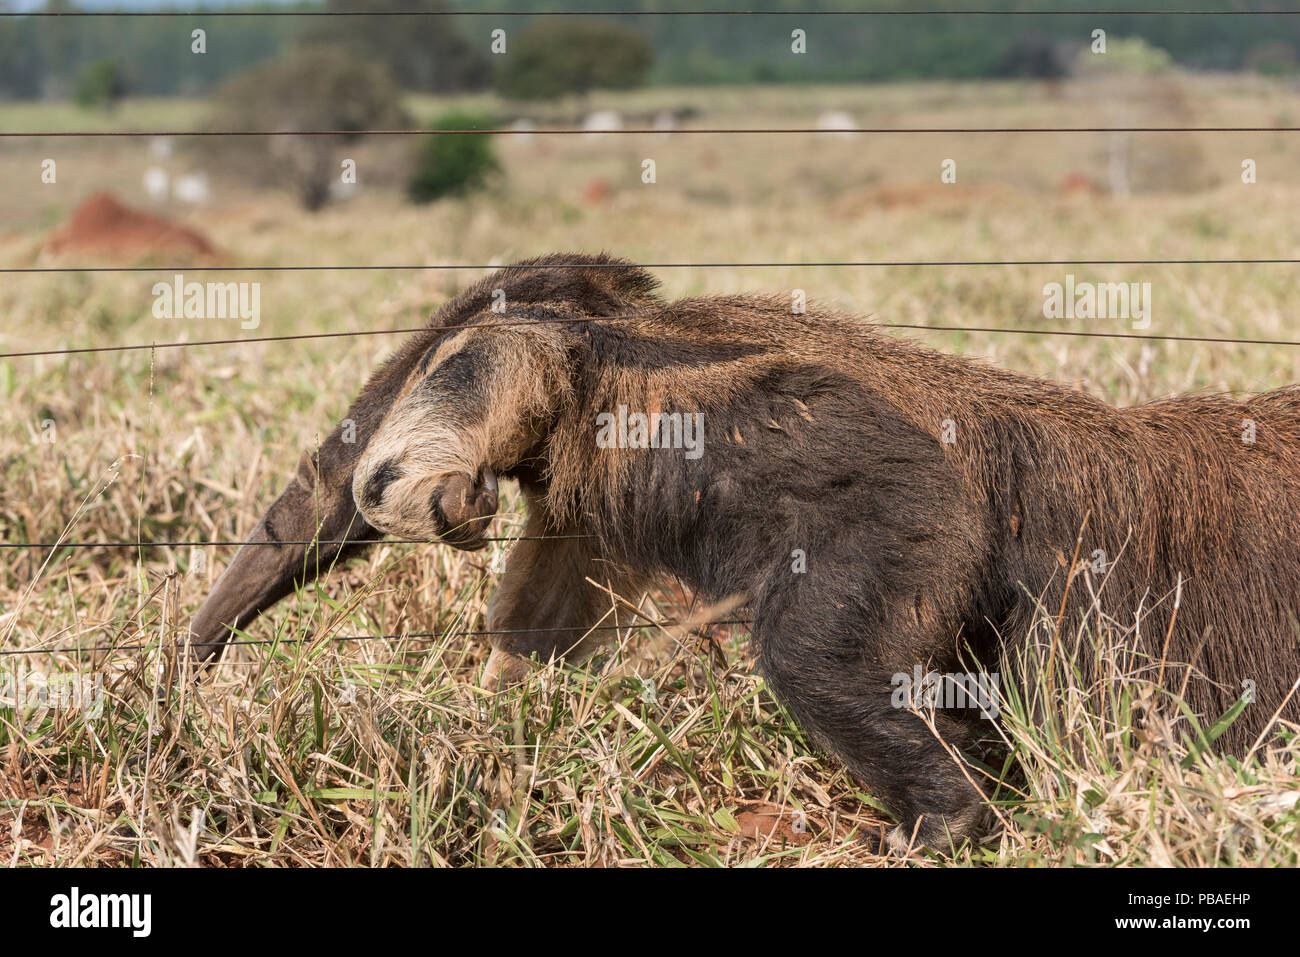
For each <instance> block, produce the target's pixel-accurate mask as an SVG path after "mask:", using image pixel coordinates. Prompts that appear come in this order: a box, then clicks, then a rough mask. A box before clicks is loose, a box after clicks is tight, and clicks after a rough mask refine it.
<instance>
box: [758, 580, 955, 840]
mask: <svg viewBox="0 0 1300 957" xmlns="http://www.w3.org/2000/svg"><path fill="white" fill-rule="evenodd" d="M805 605H806V606H807V607H805ZM778 606H779V607H778ZM837 606H838V607H837ZM754 619H755V627H754V641H755V643H756V646H757V649H758V658H759V664H760V667H761V668H762V671H763V675H764V677H765V678H766V680H767V681H768V683H769V684H770V686H771V688H772V691H773V693H774V694H775V696H776V698H777V700H779V701H780V702H781V703H782V704H783V705H784V706H785V707H786V708H787V709H788V710H789V711H790V713H791V714H792V715H793V716H794V718H795V721H796V722H798V724H799V726H800V728H802V729H803V730H804V731H805V732H806V733H808V734H809V736H810V737H812V738H813V740H814V741H816V742H817V743H818V744H819V745H821V746H822V747H823V748H825V749H826V750H827V751H828V752H830V753H831V754H832V755H834V756H835V757H836V758H838V759H839V760H841V761H843V762H844V764H845V765H846V766H847V767H848V769H849V770H850V772H852V773H853V775H854V776H855V777H856V778H858V779H859V780H860V781H861V782H862V783H863V784H864V785H865V786H866V788H867V789H868V791H869V792H870V793H871V794H872V795H873V796H875V797H877V798H879V799H880V800H881V802H883V803H884V804H885V806H886V807H888V808H889V809H890V810H891V811H892V812H893V813H894V814H896V815H897V816H898V818H899V822H900V824H899V828H898V829H897V830H896V831H895V832H894V833H893V834H891V835H890V843H891V845H893V846H894V847H895V848H898V847H899V846H900V845H903V846H905V845H906V844H907V843H909V842H910V841H911V839H912V835H913V833H914V829H915V834H916V837H917V841H918V842H919V843H921V844H924V845H926V846H928V847H933V848H936V849H945V850H946V849H948V848H949V847H950V846H952V845H955V844H960V843H961V840H962V839H963V838H965V837H968V836H970V834H971V832H972V830H973V829H974V827H975V824H976V823H977V821H978V819H979V816H980V799H979V794H978V793H977V792H976V791H975V789H974V788H973V787H972V786H971V784H970V782H969V781H968V780H967V778H966V776H965V774H964V773H963V772H962V769H961V768H960V767H958V765H957V763H956V761H955V760H954V758H953V757H952V756H951V755H950V754H949V753H948V752H947V751H946V750H945V748H944V746H943V745H942V744H941V743H940V741H939V740H938V739H937V738H936V737H935V734H934V732H933V731H931V730H930V728H929V727H928V726H927V725H926V723H925V722H924V721H923V720H922V719H921V718H920V717H918V716H917V715H916V714H913V713H912V712H911V711H910V710H908V709H907V708H900V707H895V701H894V700H893V699H894V692H895V691H896V690H897V686H896V685H895V684H893V683H891V679H893V677H894V676H895V675H896V674H899V673H902V674H906V675H908V676H909V677H911V676H912V675H913V673H914V665H915V664H920V665H921V666H922V669H923V670H926V669H927V668H928V667H929V663H928V662H926V661H924V660H919V659H917V651H916V649H919V648H921V647H923V646H926V645H927V644H928V645H929V647H932V648H933V647H936V645H935V643H933V642H926V641H924V640H922V639H921V638H920V637H919V636H918V635H916V630H917V624H916V621H915V619H914V617H913V616H912V615H907V614H903V615H895V616H891V615H888V614H872V613H865V614H864V613H863V609H862V607H861V605H855V604H853V603H852V600H851V599H850V600H847V601H844V602H834V601H831V602H825V601H822V600H820V598H819V600H817V601H816V602H813V601H808V602H800V601H799V600H798V599H797V598H792V595H791V593H790V592H786V593H784V594H782V595H781V596H779V597H777V596H772V597H770V598H769V599H767V600H765V601H764V602H763V603H762V604H760V605H758V606H756V608H755V616H754ZM927 713H928V712H927ZM978 713H979V712H978V710H976V711H974V712H973V714H974V715H977V714H978ZM933 714H934V722H935V727H936V729H937V730H938V732H939V734H940V735H941V736H942V737H943V739H944V741H945V742H946V743H947V745H948V746H949V747H954V748H957V749H962V748H965V747H967V746H968V745H969V744H970V743H971V741H972V740H973V737H974V735H973V730H974V728H973V721H972V720H970V718H971V717H973V715H972V714H962V715H954V714H953V713H952V712H944V711H942V710H936V711H934V712H933ZM918 822H919V826H918Z"/></svg>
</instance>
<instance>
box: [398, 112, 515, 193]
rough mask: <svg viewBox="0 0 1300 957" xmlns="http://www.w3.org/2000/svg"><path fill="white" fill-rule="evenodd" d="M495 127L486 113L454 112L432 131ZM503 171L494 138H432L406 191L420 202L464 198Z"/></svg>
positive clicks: (418, 160) (444, 117)
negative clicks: (452, 197)
mask: <svg viewBox="0 0 1300 957" xmlns="http://www.w3.org/2000/svg"><path fill="white" fill-rule="evenodd" d="M492 125H493V123H492V119H491V118H490V117H487V116H484V115H482V114H478V113H468V112H452V113H444V114H443V115H442V116H440V117H438V118H437V119H436V120H435V121H434V122H433V124H432V126H431V127H430V129H434V130H481V129H490V128H491V127H492ZM499 170H500V164H499V163H498V162H497V158H496V153H495V151H494V149H493V144H492V138H491V137H490V136H478V135H475V136H468V135H467V136H455V135H452V136H428V137H425V143H424V144H423V146H422V147H421V149H420V153H419V156H418V158H417V160H416V168H415V172H414V173H413V174H412V176H411V179H410V181H409V182H408V183H407V187H406V192H407V195H408V196H410V198H411V199H412V200H413V201H414V202H417V203H428V202H432V201H433V200H435V199H441V198H442V197H444V196H462V195H464V194H466V193H469V192H472V191H473V190H475V189H480V188H482V187H483V186H484V185H485V184H486V183H487V181H488V180H489V179H490V178H491V176H492V175H493V174H494V173H496V172H498V171H499Z"/></svg>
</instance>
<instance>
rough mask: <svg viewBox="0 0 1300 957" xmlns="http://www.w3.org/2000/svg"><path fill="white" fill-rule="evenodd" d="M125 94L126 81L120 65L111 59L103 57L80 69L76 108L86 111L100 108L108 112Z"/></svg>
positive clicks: (75, 97) (75, 95) (75, 96)
mask: <svg viewBox="0 0 1300 957" xmlns="http://www.w3.org/2000/svg"><path fill="white" fill-rule="evenodd" d="M125 93H126V79H125V77H123V75H122V65H121V64H120V63H119V62H118V61H117V60H116V59H114V58H112V57H105V58H104V59H102V60H95V61H94V62H93V63H88V64H86V66H85V67H83V68H82V70H81V75H80V76H78V77H77V89H76V92H75V93H74V99H76V101H77V105H78V106H81V107H85V108H86V109H90V108H92V107H101V108H103V109H106V110H110V109H112V108H113V107H114V106H116V105H117V101H118V100H120V99H121V98H122V96H123V95H124V94H125Z"/></svg>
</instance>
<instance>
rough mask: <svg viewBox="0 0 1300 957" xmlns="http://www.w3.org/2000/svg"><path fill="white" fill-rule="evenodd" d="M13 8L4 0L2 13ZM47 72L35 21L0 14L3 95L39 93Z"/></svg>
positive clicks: (0, 7)
mask: <svg viewBox="0 0 1300 957" xmlns="http://www.w3.org/2000/svg"><path fill="white" fill-rule="evenodd" d="M12 9H13V4H12V3H10V2H9V0H0V13H5V12H8V11H10V10H12ZM44 73H45V71H44V68H43V64H42V61H41V50H40V45H39V44H38V43H37V42H36V28H35V21H33V20H30V19H19V18H17V17H0V98H2V97H6V96H12V97H35V96H39V95H40V92H41V78H42V77H43V76H44Z"/></svg>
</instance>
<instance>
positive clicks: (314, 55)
mask: <svg viewBox="0 0 1300 957" xmlns="http://www.w3.org/2000/svg"><path fill="white" fill-rule="evenodd" d="M401 96H402V94H401V90H400V89H399V88H398V87H397V84H396V83H394V82H393V79H392V77H391V76H390V75H389V73H388V71H387V70H386V69H385V68H384V67H382V66H380V65H378V64H374V63H363V62H361V61H359V60H357V59H355V58H353V57H352V56H351V55H350V54H348V53H347V51H345V50H343V49H341V48H339V47H332V46H320V45H308V46H302V47H295V48H293V49H291V50H290V51H289V53H288V54H286V55H285V56H283V57H280V58H279V59H275V60H271V61H269V62H267V63H264V64H262V65H260V66H256V67H253V68H252V69H251V70H248V71H247V72H245V73H242V74H240V75H239V76H236V77H234V78H232V79H231V80H229V81H227V82H226V83H225V84H224V85H223V86H222V88H221V89H220V90H218V91H217V93H216V94H215V96H214V111H213V114H212V116H211V117H210V119H209V121H208V124H207V125H208V128H209V129H214V130H274V131H277V132H278V133H279V134H280V135H275V136H254V137H245V136H240V137H228V138H221V137H218V138H215V142H214V143H213V148H214V149H218V150H219V151H220V153H221V154H222V155H223V156H224V158H225V159H226V160H227V161H228V162H229V165H231V166H232V167H233V168H236V169H237V170H239V171H242V172H245V173H247V174H248V175H250V176H252V177H254V178H255V179H256V180H258V181H260V182H264V183H268V184H271V185H279V186H287V187H289V188H291V189H293V190H294V191H295V192H296V193H297V194H298V199H299V201H300V202H301V203H302V205H303V206H304V207H305V208H306V209H310V210H316V209H320V208H321V207H322V206H324V205H325V204H326V203H327V202H328V201H329V196H330V187H331V186H332V185H333V184H334V183H336V182H339V181H340V172H339V169H340V167H339V148H340V147H341V146H342V145H343V144H345V143H348V142H352V141H354V140H355V139H356V137H354V136H348V135H346V132H345V133H342V134H341V135H337V136H321V135H316V136H290V135H283V134H285V133H291V132H294V131H299V130H301V131H307V130H340V131H350V130H365V129H402V128H407V127H409V126H410V119H409V117H407V115H406V113H405V111H404V110H403V109H402V105H401Z"/></svg>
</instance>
